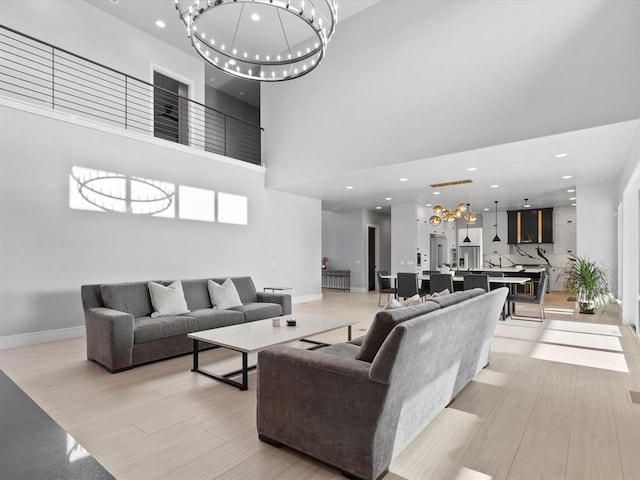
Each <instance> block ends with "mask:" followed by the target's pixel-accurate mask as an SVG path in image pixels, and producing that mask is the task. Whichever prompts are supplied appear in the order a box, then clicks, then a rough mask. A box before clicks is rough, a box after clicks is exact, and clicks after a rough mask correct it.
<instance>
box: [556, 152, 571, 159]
mask: <svg viewBox="0 0 640 480" xmlns="http://www.w3.org/2000/svg"><path fill="white" fill-rule="evenodd" d="M567 155H569V154H568V153H559V154H557V155H556V158H562V157H566V156H567Z"/></svg>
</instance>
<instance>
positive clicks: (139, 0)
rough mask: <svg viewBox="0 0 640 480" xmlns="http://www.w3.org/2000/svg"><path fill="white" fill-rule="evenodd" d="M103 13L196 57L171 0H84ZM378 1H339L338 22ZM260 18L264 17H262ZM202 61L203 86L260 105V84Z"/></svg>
mask: <svg viewBox="0 0 640 480" xmlns="http://www.w3.org/2000/svg"><path fill="white" fill-rule="evenodd" d="M85 1H86V2H87V3H89V4H91V5H93V6H94V7H96V8H99V9H100V10H103V11H104V12H107V13H108V14H110V15H113V16H114V17H116V18H118V19H120V20H122V21H123V22H125V23H128V24H129V25H132V26H134V27H136V28H137V29H139V30H142V31H143V32H146V33H148V34H149V35H152V36H154V37H156V38H158V39H160V40H162V41H164V42H167V43H168V44H170V45H173V46H174V47H176V48H178V49H180V50H182V51H184V52H186V53H188V54H190V55H193V56H195V57H197V58H200V56H199V55H198V54H197V53H196V52H195V51H194V49H193V47H192V45H191V42H190V40H189V38H188V37H187V34H186V32H185V29H184V24H183V23H182V21H181V20H180V19H179V18H178V12H177V10H176V8H175V6H174V2H173V0H85ZM379 1H380V0H342V1H341V2H339V6H340V9H339V15H338V21H343V20H345V19H347V18H349V17H351V16H352V15H355V14H356V13H358V12H361V11H362V10H364V9H366V8H369V7H370V6H372V5H374V4H376V3H378V2H379ZM157 20H162V21H163V22H164V23H165V27H164V28H158V27H157V26H156V21H157ZM263 20H264V19H263ZM203 63H204V64H205V82H206V84H207V85H209V86H211V87H214V88H216V89H218V90H221V91H223V92H225V93H227V94H229V95H231V96H234V97H236V98H238V99H240V100H242V101H244V102H247V103H249V104H251V105H254V106H256V107H260V84H259V83H257V82H254V81H251V80H244V79H240V78H235V77H232V76H230V75H227V74H226V73H224V72H222V71H220V70H218V69H217V68H215V67H213V66H211V65H209V64H207V63H206V62H203Z"/></svg>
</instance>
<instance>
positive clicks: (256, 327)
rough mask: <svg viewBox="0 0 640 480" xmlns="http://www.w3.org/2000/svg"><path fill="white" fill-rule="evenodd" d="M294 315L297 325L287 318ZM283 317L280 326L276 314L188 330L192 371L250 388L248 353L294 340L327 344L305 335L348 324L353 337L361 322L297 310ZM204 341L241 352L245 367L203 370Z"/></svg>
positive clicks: (348, 330)
mask: <svg viewBox="0 0 640 480" xmlns="http://www.w3.org/2000/svg"><path fill="white" fill-rule="evenodd" d="M291 318H295V320H296V326H294V327H288V326H287V323H286V320H287V319H291ZM276 319H280V325H281V326H279V327H274V326H273V324H272V321H273V320H274V319H273V318H268V319H266V320H258V321H255V322H248V323H241V324H238V325H231V326H228V327H219V328H213V329H211V330H202V331H200V332H193V333H189V334H188V335H187V336H188V337H189V338H191V339H192V340H193V368H192V369H191V371H192V372H197V373H201V374H202V375H206V376H208V377H211V378H213V379H215V380H218V381H220V382H223V383H226V384H228V385H232V386H234V387H237V388H239V389H240V390H247V389H248V388H249V387H248V380H247V377H248V373H249V370H252V369H254V368H256V366H255V365H251V366H250V365H249V364H248V355H249V353H254V352H259V351H260V350H263V349H265V348H267V347H271V346H273V345H281V344H283V343H289V342H294V341H296V340H300V341H303V342H307V343H309V344H311V345H312V346H311V348H319V347H322V346H326V345H327V344H326V343H322V342H317V341H315V340H308V339H306V337H311V336H313V335H318V334H320V333H325V332H329V331H331V330H337V329H339V328H344V327H347V332H348V333H347V338H348V340H351V326H352V325H354V324H356V323H358V322H357V321H353V320H338V319H335V318H328V317H323V316H320V315H310V314H298V315H287V316H285V317H276ZM200 342H205V343H208V344H211V345H216V346H218V347H224V348H228V349H229V350H234V351H236V352H240V353H241V354H242V369H240V370H236V371H233V372H229V373H225V374H216V373H212V372H208V371H205V370H201V369H200V368H199V365H198V360H199V359H198V355H199V351H200V350H199V348H198V347H199V343H200ZM238 375H242V382H237V381H235V380H232V379H231V378H232V377H236V376H238Z"/></svg>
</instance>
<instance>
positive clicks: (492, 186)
mask: <svg viewBox="0 0 640 480" xmlns="http://www.w3.org/2000/svg"><path fill="white" fill-rule="evenodd" d="M499 186H500V185H491V188H498V187H499Z"/></svg>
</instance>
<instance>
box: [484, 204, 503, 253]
mask: <svg viewBox="0 0 640 480" xmlns="http://www.w3.org/2000/svg"><path fill="white" fill-rule="evenodd" d="M495 225H496V214H495V213H484V214H483V215H482V247H483V254H484V255H493V254H500V255H508V254H509V244H508V243H507V233H508V230H507V212H498V237H500V241H499V242H494V241H493V238H494V237H495V236H496V227H495Z"/></svg>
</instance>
